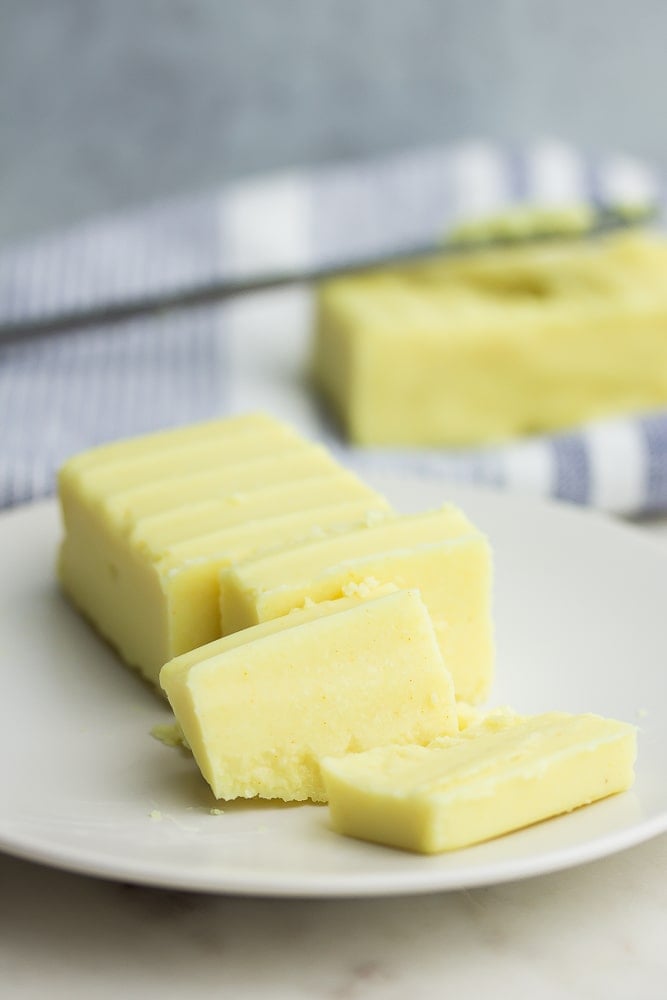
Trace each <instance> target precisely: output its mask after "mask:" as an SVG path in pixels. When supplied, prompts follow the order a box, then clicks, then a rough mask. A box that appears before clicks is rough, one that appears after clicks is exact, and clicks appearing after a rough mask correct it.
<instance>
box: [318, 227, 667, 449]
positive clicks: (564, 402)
mask: <svg viewBox="0 0 667 1000" xmlns="http://www.w3.org/2000/svg"><path fill="white" fill-rule="evenodd" d="M666 273H667V241H665V240H661V239H659V238H658V237H656V236H651V235H649V234H641V233H635V234H624V235H618V234H617V235H615V236H607V237H606V238H598V239H597V240H593V239H589V240H584V239H580V240H563V241H553V242H544V243H542V244H531V245H529V246H527V245H524V246H522V245H517V246H512V247H506V248H501V249H496V250H488V251H484V252H476V253H470V254H465V255H461V256H459V257H451V256H443V257H440V258H434V259H430V260H423V261H420V262H417V263H413V264H410V265H405V266H401V267H392V268H387V269H384V270H382V271H375V272H368V273H363V274H359V275H355V276H351V277H341V278H336V279H333V280H331V281H329V282H327V283H325V284H324V285H323V287H322V289H321V292H320V294H319V299H318V313H317V322H316V331H315V341H314V358H313V377H314V380H315V384H316V386H317V388H318V389H319V391H320V392H321V393H322V394H323V396H324V397H325V398H326V399H327V400H328V401H329V403H330V404H331V406H332V408H333V410H334V411H335V413H336V414H337V416H338V417H339V418H340V421H341V423H342V425H343V426H344V428H345V430H346V432H347V434H348V436H349V437H350V438H351V440H353V441H355V442H357V443H359V444H363V445H391V444H394V445H452V446H457V445H471V444H477V443H481V442H493V441H501V440H504V439H508V438H511V437H513V436H516V435H521V434H527V433H539V432H548V431H553V430H557V429H559V428H566V427H571V426H574V425H577V424H579V423H581V422H583V421H586V420H589V419H593V418H599V417H603V416H607V415H610V414H614V413H620V412H630V411H639V410H646V409H650V408H652V407H656V406H662V405H664V404H665V402H667V281H665V274H666Z"/></svg>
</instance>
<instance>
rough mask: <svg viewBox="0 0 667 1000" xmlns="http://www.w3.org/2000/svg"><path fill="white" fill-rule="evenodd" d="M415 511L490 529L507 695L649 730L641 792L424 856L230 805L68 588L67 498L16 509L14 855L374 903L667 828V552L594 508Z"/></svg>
mask: <svg viewBox="0 0 667 1000" xmlns="http://www.w3.org/2000/svg"><path fill="white" fill-rule="evenodd" d="M375 483H376V485H378V486H379V487H380V488H382V489H384V490H385V491H386V492H387V493H388V494H389V495H390V497H392V498H393V500H394V502H395V503H396V504H397V505H398V506H399V507H400V508H403V509H405V510H416V509H419V508H423V507H429V506H435V505H437V504H439V503H441V502H442V500H443V498H444V497H445V496H446V497H447V498H448V499H450V498H451V499H454V500H455V501H457V502H459V503H461V504H462V505H463V506H464V507H465V509H466V510H467V511H468V512H469V513H470V515H471V516H472V517H473V518H474V519H475V520H476V521H477V523H478V524H479V525H480V526H481V527H483V528H484V529H485V530H486V531H487V533H488V534H489V537H490V538H491V541H492V544H493V548H494V552H495V561H496V620H497V643H498V663H497V681H496V686H495V690H494V698H493V701H494V703H496V704H506V703H507V704H511V705H512V706H513V707H515V708H517V709H519V710H521V711H525V712H538V711H544V710H550V709H563V710H568V711H574V712H579V711H595V712H599V713H601V714H603V715H609V716H614V717H617V718H619V719H625V720H628V721H631V722H635V723H637V724H638V725H639V727H640V740H639V760H638V766H637V781H636V784H635V786H634V788H633V790H632V791H630V792H627V793H625V794H623V795H619V796H616V797H614V798H610V799H607V800H605V801H603V802H599V803H597V804H595V805H593V806H590V807H588V808H586V809H582V810H579V811H577V812H575V813H573V814H571V815H569V816H564V817H561V818H558V819H555V820H550V821H548V822H545V823H541V824H538V825H536V826H534V827H531V828H530V829H527V830H523V831H521V832H518V833H514V834H511V835H508V836H506V837H502V838H499V839H497V840H494V841H491V842H489V843H486V844H482V845H479V846H476V847H473V848H469V849H467V850H462V851H458V852H455V853H452V854H449V855H441V856H438V857H420V856H413V855H411V854H407V853H403V852H400V851H395V850H391V849H389V848H383V847H379V846H374V845H371V844H366V843H361V842H356V841H354V840H349V839H346V838H343V837H339V836H337V835H336V834H334V833H333V832H332V831H331V830H330V829H329V827H328V824H327V810H326V808H325V807H322V806H307V805H306V806H282V807H280V806H275V805H273V804H265V805H262V804H259V805H258V804H256V803H253V802H247V803H246V802H244V803H238V804H229V805H226V806H225V807H224V812H223V813H222V814H220V815H214V814H212V813H211V810H212V809H213V808H215V806H216V803H215V801H214V800H213V798H212V796H211V794H210V793H209V791H208V789H207V787H206V786H205V785H204V782H203V781H202V779H201V778H200V777H199V774H198V772H197V771H196V769H195V767H194V765H193V763H192V761H191V760H190V759H188V758H187V757H186V755H185V754H183V753H181V752H179V751H175V750H170V749H168V748H166V747H164V746H163V745H162V744H160V743H158V742H156V741H155V740H154V739H152V738H151V737H150V735H149V732H150V730H151V728H152V727H153V726H154V725H155V724H156V723H160V722H167V721H169V712H168V710H167V708H166V706H165V705H163V704H162V703H161V701H160V700H159V699H158V697H157V696H156V695H155V694H154V693H153V692H152V691H151V690H150V689H149V688H148V687H147V686H146V685H144V684H143V683H142V682H141V681H140V680H139V679H138V678H137V677H136V676H135V675H134V674H133V673H132V672H130V671H129V670H127V669H125V668H124V667H123V666H122V665H121V664H120V663H119V662H118V661H117V659H116V657H115V656H114V654H113V653H112V651H111V650H110V649H108V648H107V647H106V646H105V645H104V644H103V643H102V642H101V641H100V640H99V639H98V638H97V637H96V636H95V635H94V634H93V632H92V631H91V630H90V629H89V628H88V626H87V625H86V624H85V623H84V622H83V621H82V620H80V619H79V618H78V617H77V615H76V614H75V613H74V612H73V611H72V610H71V609H70V608H69V607H68V605H67V604H66V603H65V602H64V600H63V599H62V598H61V597H60V595H59V593H58V591H57V588H56V586H55V583H54V577H53V563H54V555H55V549H56V544H57V539H58V536H59V525H58V517H57V511H56V508H55V504H53V503H48V504H41V505H37V506H33V507H29V508H23V509H20V510H18V511H16V512H11V513H8V514H5V515H3V516H2V517H0V551H1V552H2V557H3V559H2V562H3V573H2V575H1V576H0V684H1V691H2V705H3V713H2V724H1V725H0V759H1V760H2V762H3V773H4V778H3V782H2V794H1V795H0V848H2V849H4V850H5V851H7V852H9V853H11V854H16V855H19V856H22V857H25V858H30V859H33V860H36V861H41V862H45V863H47V864H51V865H55V866H58V867H61V868H66V869H71V870H73V871H78V872H85V873H89V874H94V875H101V876H107V877H110V878H115V879H123V880H126V881H132V882H141V883H147V884H152V885H158V886H169V887H175V888H184V889H191V890H201V891H206V892H233V893H244V894H254V895H266V896H321V897H324V896H374V895H383V894H398V893H408V892H410V893H415V892H431V891H434V890H441V889H455V888H456V889H458V888H462V887H465V886H474V885H484V884H490V883H494V882H500V881H504V880H508V879H516V878H522V877H526V876H529V875H534V874H537V873H542V872H548V871H554V870H556V869H560V868H565V867H568V866H571V865H575V864H579V863H581V862H584V861H587V860H590V859H592V858H598V857H602V856H603V855H607V854H611V853H612V852H614V851H618V850H620V849H622V848H624V847H628V846H630V845H632V844H636V843H638V842H640V841H642V840H645V839H647V838H649V837H651V836H653V835H655V834H657V833H658V832H660V831H662V830H665V829H667V782H666V781H665V774H667V727H665V726H664V724H663V712H664V708H665V705H666V704H667V671H666V670H665V659H666V655H667V653H666V651H667V613H666V612H665V607H666V604H667V548H665V547H664V543H663V542H661V541H660V540H653V539H651V538H645V537H644V536H642V535H640V534H639V532H637V531H635V530H633V529H631V528H626V527H624V526H622V525H619V524H616V523H614V522H612V521H610V520H607V519H606V518H604V517H602V516H598V515H592V514H587V513H583V512H580V511H578V510H574V509H571V508H566V507H562V506H558V505H555V504H543V503H538V502H535V501H532V500H524V499H521V498H517V497H510V496H504V495H497V494H494V493H491V492H480V491H475V490H470V489H461V488H456V489H453V488H450V487H447V488H445V487H443V486H442V485H441V484H437V483H433V482H431V481H428V482H426V481H421V480H418V479H406V478H404V479H402V480H401V481H399V480H397V479H384V480H382V479H380V478H378V477H375Z"/></svg>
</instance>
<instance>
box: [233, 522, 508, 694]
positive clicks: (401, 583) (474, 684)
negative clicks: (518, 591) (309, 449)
mask: <svg viewBox="0 0 667 1000" xmlns="http://www.w3.org/2000/svg"><path fill="white" fill-rule="evenodd" d="M378 583H379V584H388V583H392V584H394V585H395V586H397V587H399V588H405V587H415V588H419V590H420V592H421V595H422V597H423V599H424V602H425V604H426V606H427V607H428V609H429V612H430V615H431V618H432V620H433V624H434V627H435V631H436V635H437V637H438V643H439V645H440V649H441V651H442V655H443V657H444V660H445V663H446V664H447V667H448V668H449V670H450V671H451V673H452V677H453V678H454V686H455V688H456V695H457V697H458V698H462V699H464V700H466V701H470V702H478V701H481V700H482V699H484V698H485V697H486V696H487V694H488V692H489V688H490V685H491V680H492V670H493V630H492V621H491V554H490V549H489V545H488V542H487V541H486V539H485V538H484V536H483V535H482V534H481V533H480V532H479V531H478V530H476V529H475V528H474V527H473V525H472V524H471V523H470V521H469V520H468V519H467V518H466V517H465V516H464V515H463V514H462V513H461V511H460V510H458V509H457V508H456V507H453V506H445V507H443V508H442V509H441V510H436V511H430V512H428V513H424V514H417V515H406V516H401V517H398V516H397V517H395V518H393V519H390V520H385V521H381V522H380V523H378V524H374V525H370V526H367V527H364V528H358V529H353V530H351V531H348V532H345V533H341V534H337V535H335V536H332V537H330V538H324V539H319V540H315V541H310V542H307V543H302V544H300V545H292V546H290V547H289V548H285V549H282V550H280V551H276V552H273V553H270V554H268V555H265V556H259V557H258V558H251V559H247V560H243V561H239V562H237V563H235V564H234V565H233V566H230V567H228V568H227V569H224V570H223V571H222V573H221V576H220V599H221V615H222V627H223V631H224V632H225V633H230V632H235V631H237V630H238V629H243V628H247V627H248V626H250V625H254V624H256V623H257V622H263V621H267V620H269V619H272V618H277V617H278V616H280V615H284V614H286V613H287V612H288V611H290V610H291V609H292V608H296V607H300V606H302V605H303V604H304V602H307V601H323V600H331V599H334V598H337V597H341V596H343V595H344V594H347V593H353V592H354V591H355V590H359V591H361V592H362V593H369V592H372V589H373V587H374V586H376V585H377V584H378Z"/></svg>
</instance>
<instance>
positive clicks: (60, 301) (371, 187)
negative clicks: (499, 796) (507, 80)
mask: <svg viewBox="0 0 667 1000" xmlns="http://www.w3.org/2000/svg"><path fill="white" fill-rule="evenodd" d="M637 197H639V198H644V197H646V198H653V199H656V200H658V201H659V202H660V204H661V205H662V204H664V203H665V202H664V192H663V189H662V178H661V177H658V175H657V174H656V173H655V172H654V171H652V170H651V169H649V168H648V167H646V166H644V165H643V164H640V163H637V162H636V161H633V160H631V159H629V158H627V157H622V156H609V157H602V158H592V157H587V156H584V155H582V154H581V153H579V152H578V151H577V150H575V149H573V148H571V147H570V146H567V145H565V144H563V143H559V142H554V141H548V142H547V141H545V142H540V143H537V144H535V145H533V146H531V147H529V148H526V149H522V150H512V151H511V152H510V151H508V150H506V149H503V148H499V147H496V146H493V145H490V144H488V143H468V144H465V145H457V146H455V147H447V148H435V149H430V150H423V151H417V152H414V153H410V154H406V155H400V156H394V157H391V158H384V159H378V160H371V161H365V162H363V163H357V164H350V165H346V166H340V167H329V168H324V169H317V170H312V171H304V172H299V173H291V174H287V175H282V176H279V177H272V178H268V179H261V180H252V181H248V182H243V183H237V184H234V185H230V186H227V187H226V188H224V189H223V190H221V191H219V192H217V193H212V194H210V195H208V196H203V197H199V198H197V199H190V200H184V201H180V202H178V203H168V204H164V205H157V206H155V207H152V208H149V209H146V210H142V211H137V212H132V213H129V214H126V215H124V216H117V217H115V218H113V219H102V220H100V221H94V222H91V223H89V224H86V225H82V226H79V227H77V228H75V229H73V230H72V231H70V232H69V233H66V234H63V235H56V236H53V237H50V238H48V239H44V240H42V241H40V242H32V243H30V244H29V245H27V246H24V247H22V248H19V249H16V250H10V251H5V252H4V253H2V254H0V323H10V322H17V321H23V320H39V319H44V318H48V317H55V316H58V315H62V314H70V313H73V312H76V311H77V310H85V309H88V308H90V307H91V306H96V305H97V306H101V305H105V304H107V305H108V304H114V303H119V302H127V301H132V300H133V299H142V298H145V297H147V296H149V295H154V294H158V293H163V292H173V291H178V290H185V289H189V288H192V287H193V286H199V285H202V284H205V283H206V282H208V281H211V280H215V279H220V278H223V277H229V278H238V277H259V276H261V275H262V274H269V273H273V272H276V271H280V272H284V271H286V270H289V269H293V270H294V272H295V273H299V272H302V271H303V270H307V269H313V268H317V267H320V266H324V265H326V264H332V263H336V262H339V261H350V260H355V259H363V258H365V257H366V256H370V255H372V254H376V253H377V254H379V253H384V252H387V253H388V252H391V251H398V250H401V249H402V248H406V247H410V246H414V245H421V244H423V243H428V242H430V241H432V239H433V236H434V232H439V231H442V230H445V229H447V228H448V227H449V226H450V225H453V224H455V223H456V222H457V221H458V220H460V219H463V218H466V217H469V216H470V215H473V214H479V213H484V212H488V211H493V210H496V209H498V208H499V207H502V206H503V205H506V204H508V203H517V202H520V201H523V200H525V201H540V202H571V201H573V200H579V199H596V200H625V199H628V198H637ZM308 327H309V296H308V293H307V292H306V291H305V290H304V289H299V288H293V289H288V290H281V291H277V292H271V293H262V294H261V295H260V294H255V295H250V296H247V297H244V298H242V299H237V300H235V301H233V302H228V303H226V304H219V305H213V306H199V307H197V308H192V309H190V310H187V311H173V312H171V313H161V314H158V315H155V316H144V317H142V318H136V319H133V320H126V321H122V322H119V323H117V324H116V325H115V326H114V327H99V328H87V329H83V330H78V331H76V332H74V331H72V332H68V333H64V334H62V335H59V336H57V337H51V338H46V339H43V340H33V341H26V342H25V343H21V342H17V343H12V344H6V345H4V346H0V506H9V505H11V504H15V503H19V502H23V501H27V500H31V499H34V498H37V497H41V496H46V495H49V494H50V493H52V492H53V488H54V474H55V470H56V468H57V466H58V465H59V464H60V463H61V462H62V461H63V460H64V459H65V458H66V457H67V456H68V455H70V454H72V453H73V452H75V451H78V450H81V449H83V448H86V447H88V446H90V445H93V444H96V443H99V442H102V441H106V440H110V439H113V438H116V437H121V436H126V435H130V434H138V433H143V432H147V431H149V430H153V429H157V428H161V427H168V426H172V425H176V424H179V423H185V422H187V421H191V420H198V419H205V418H208V417H211V416H214V415H218V414H225V413H236V412H242V411H244V410H252V409H258V408H262V409H265V410H268V411H269V412H272V413H274V414H275V415H277V416H281V417H284V418H285V419H288V420H291V422H292V423H293V424H295V425H296V426H297V427H299V428H300V429H301V430H302V431H303V432H304V433H306V434H308V435H310V436H312V437H317V438H320V439H322V440H325V441H326V442H327V443H328V444H329V445H331V446H333V447H334V448H336V449H337V450H338V451H339V453H340V455H341V457H342V458H343V459H344V460H346V461H347V462H348V463H349V464H351V465H353V466H354V467H355V468H357V469H359V470H360V471H361V472H363V471H364V469H367V470H370V469H378V470H380V469H382V470H386V471H396V470H397V469H398V470H405V471H406V472H412V473H415V474H419V475H422V476H439V477H441V478H442V479H443V480H452V481H457V482H475V483H483V484H489V485H493V486H496V487H500V488H506V489H514V490H521V491H523V492H531V493H533V494H536V495H540V496H554V497H558V498H561V499H565V500H569V501H572V502H576V503H581V504H590V505H593V506H596V507H599V508H602V509H606V510H610V511H615V512H618V513H628V514H634V513H640V512H647V511H658V510H667V412H658V413H653V414H649V415H645V416H642V417H637V418H625V419H615V420H608V421H604V422H600V423H596V424H593V425H589V426H586V427H584V428H581V429H579V430H577V431H576V432H573V433H568V434H561V435H557V436H553V437H541V438H531V439H526V440H522V441H519V442H516V443H512V444H509V445H506V446H503V447H494V448H491V449H476V450H472V451H465V452H448V451H444V450H435V449H434V450H426V451H425V450H395V449H363V450H362V449H354V448H349V447H347V446H346V445H345V444H344V443H343V442H342V441H340V440H338V439H337V437H336V434H335V432H334V431H333V430H332V428H331V427H330V426H329V425H328V423H327V422H326V419H325V418H324V417H323V416H322V414H321V412H320V410H319V408H318V406H317V402H316V401H315V400H314V398H313V396H312V394H311V393H310V392H309V390H308V388H307V386H306V384H305V382H304V379H303V377H302V375H303V369H304V364H305V359H306V357H307V352H308Z"/></svg>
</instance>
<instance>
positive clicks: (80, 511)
mask: <svg viewBox="0 0 667 1000" xmlns="http://www.w3.org/2000/svg"><path fill="white" fill-rule="evenodd" d="M59 494H60V501H61V508H62V512H63V520H64V524H65V538H64V541H63V544H62V547H61V552H60V558H59V575H60V579H61V581H62V584H63V587H64V589H65V591H66V592H67V594H68V595H69V597H70V598H71V599H72V601H73V602H74V603H75V604H76V605H77V607H79V608H80V609H81V610H82V611H83V613H84V614H85V615H86V616H87V617H88V618H89V619H90V620H91V621H92V622H93V623H94V624H95V625H96V627H97V628H98V630H99V631H100V632H101V633H102V634H103V635H104V636H105V637H106V638H107V639H109V641H110V642H111V643H112V644H113V645H114V646H115V647H116V648H117V649H118V650H119V652H120V653H121V655H122V656H123V658H124V659H125V660H127V662H128V663H130V664H132V665H133V666H136V667H138V668H139V669H140V670H141V672H142V673H143V674H144V675H145V676H146V677H147V678H148V679H149V680H151V681H153V682H154V683H157V679H158V672H159V669H160V667H161V666H162V665H163V664H164V663H165V662H166V661H167V660H169V659H170V658H172V657H173V656H175V655H178V654H179V653H181V652H184V651H186V650H187V649H191V648H193V647H194V646H198V645H201V644H202V643H206V642H209V641H210V640H212V639H214V638H216V637H217V636H219V635H220V633H221V625H220V611H219V585H218V574H219V572H220V569H221V568H222V567H224V566H227V565H229V563H230V562H231V561H233V559H237V558H242V557H248V556H250V555H253V554H257V553H259V552H261V551H266V550H269V549H273V548H276V547H280V546H285V545H289V544H290V543H292V542H295V541H302V540H304V539H308V538H312V537H313V535H318V536H321V535H326V534H327V533H328V532H335V531H339V530H343V529H348V528H349V527H350V526H351V525H362V524H364V523H365V522H366V519H367V517H368V516H369V514H371V513H374V514H377V515H378V516H380V517H381V516H383V515H388V514H389V512H390V508H389V504H388V503H387V501H386V500H385V499H384V498H383V497H380V496H379V495H378V494H377V493H376V492H375V491H374V490H372V489H370V487H368V486H366V485H365V484H364V483H362V482H361V481H360V480H359V479H358V478H357V477H355V476H354V475H352V473H350V472H348V471H345V470H343V469H342V468H341V467H340V466H339V465H338V464H337V463H336V462H335V461H334V460H333V458H332V457H331V456H330V455H328V454H327V453H326V452H325V451H324V450H323V449H322V448H321V447H318V446H315V445H311V444H309V443H308V442H306V441H305V440H303V439H302V438H300V437H299V436H298V435H297V434H296V433H295V432H294V431H292V430H291V428H289V427H286V426H284V425H283V424H281V423H280V422H279V421H276V420H273V419H271V418H269V417H265V416H263V415H261V414H251V415H249V416H246V417H234V418H229V419H226V420H219V421H212V422H210V423H207V424H200V425H195V426H192V427H188V428H179V429H177V430H174V431H168V432H162V433H160V434H154V435H148V436H146V437H144V438H135V439H131V440H129V441H124V442H117V443H115V444H111V445H104V446H102V447H100V448H95V449H92V450H91V451H89V452H85V453H83V454H81V455H77V456H75V457H74V458H72V459H71V460H70V461H69V462H67V463H66V464H65V465H64V466H63V468H62V470H61V472H60V476H59Z"/></svg>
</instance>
